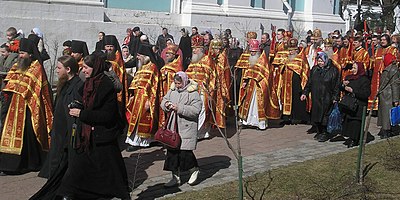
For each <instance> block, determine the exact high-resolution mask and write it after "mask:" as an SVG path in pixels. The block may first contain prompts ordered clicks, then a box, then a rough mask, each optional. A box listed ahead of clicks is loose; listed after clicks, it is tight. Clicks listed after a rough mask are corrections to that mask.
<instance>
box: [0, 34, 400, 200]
mask: <svg viewBox="0 0 400 200" xmlns="http://www.w3.org/2000/svg"><path fill="white" fill-rule="evenodd" d="M180 32H181V34H182V36H181V38H180V42H179V44H176V43H175V41H174V38H173V36H172V35H170V34H169V33H168V29H167V28H162V34H161V35H160V36H159V37H158V38H157V42H156V43H155V44H154V45H153V44H151V43H150V41H149V39H148V37H147V35H146V34H145V33H143V32H141V30H140V27H134V28H133V29H130V28H128V29H127V30H126V33H127V36H126V37H125V38H124V39H123V42H122V43H121V45H120V42H119V41H118V39H117V38H116V37H115V36H114V35H107V34H105V33H104V32H99V35H98V41H97V43H96V47H95V49H94V51H93V53H91V54H90V53H89V50H88V47H87V44H86V42H85V41H80V40H68V41H65V42H64V43H63V53H62V54H63V55H60V57H59V58H58V59H57V68H56V71H57V76H58V82H57V85H56V87H57V89H56V92H55V93H54V94H53V92H52V87H51V85H50V84H49V82H48V80H47V75H46V72H45V70H44V65H43V62H44V61H45V60H47V59H49V57H48V54H47V51H46V49H44V48H43V33H42V32H41V31H40V30H39V29H38V28H34V29H32V31H31V34H30V35H29V36H28V37H27V38H25V37H24V35H23V33H22V32H21V31H17V29H16V28H14V27H10V28H9V29H7V31H6V34H7V40H8V41H7V42H6V43H4V44H2V45H1V46H0V53H1V57H0V71H1V74H0V75H1V79H2V86H1V87H2V88H1V89H2V92H1V105H2V108H1V130H2V133H1V143H0V171H1V172H2V174H3V175H7V174H22V173H26V172H29V171H39V170H40V173H39V176H42V177H45V178H48V181H47V183H46V184H45V185H44V186H43V188H42V189H41V190H40V191H38V193H36V194H35V195H34V196H33V197H32V199H52V198H56V197H59V198H63V199H76V198H78V197H79V198H80V199H81V198H83V199H96V198H100V197H101V198H112V197H118V198H121V199H129V186H128V178H127V174H126V169H125V165H124V162H123V160H122V156H121V153H120V150H119V145H118V141H117V140H118V137H120V136H121V135H126V138H125V142H126V143H127V144H129V146H128V148H127V149H126V150H127V151H134V150H136V149H138V148H145V147H150V146H151V145H152V144H154V143H156V141H154V134H155V133H156V132H157V131H158V130H159V129H161V128H163V127H169V128H170V129H171V130H172V129H173V130H175V131H177V132H178V133H179V135H180V137H181V139H182V142H181V144H180V147H179V148H177V149H172V148H167V152H166V160H165V164H164V170H166V171H171V173H172V179H171V181H169V182H168V183H166V184H165V187H175V186H179V185H180V184H181V181H180V172H181V171H189V172H190V179H189V181H188V183H189V185H195V184H196V182H197V179H198V174H199V168H198V163H197V160H196V157H195V155H194V153H193V150H195V149H196V146H197V142H198V140H200V139H207V138H210V137H212V132H211V131H212V129H213V128H217V127H218V128H221V129H224V128H227V118H228V117H229V115H231V116H233V113H234V112H232V111H233V109H234V108H237V113H238V116H237V117H238V119H237V121H238V122H239V124H240V126H241V127H242V128H255V129H258V130H260V131H263V130H265V129H267V128H268V127H269V125H270V124H271V122H273V121H275V122H276V121H278V122H280V123H281V125H286V124H300V123H304V124H311V128H310V129H309V130H308V131H307V132H308V133H310V134H313V133H316V134H315V136H314V138H315V139H316V140H318V141H319V142H326V141H328V140H329V141H331V142H335V141H344V144H345V145H347V146H348V147H352V146H356V145H358V142H359V139H360V130H361V128H362V127H361V126H362V123H361V121H362V116H363V109H364V108H368V109H369V110H370V112H372V113H373V114H375V115H377V116H378V126H381V131H380V132H379V134H378V135H380V137H381V138H388V137H391V136H394V135H397V134H398V126H392V125H391V124H390V109H391V108H393V107H396V106H398V105H399V98H400V73H399V65H398V58H399V47H400V46H399V45H398V42H400V39H399V35H396V34H394V35H390V34H389V33H384V34H382V33H362V32H357V31H356V30H351V31H348V32H347V33H340V31H338V30H336V31H334V32H332V33H329V34H327V35H328V37H327V38H325V39H323V38H322V32H321V30H319V29H315V30H314V31H311V30H310V31H309V32H308V36H307V37H306V38H305V40H301V41H300V42H299V40H298V39H296V38H294V37H293V35H292V33H291V32H290V31H286V30H284V29H277V30H276V28H275V27H273V29H272V30H271V38H270V34H269V33H263V34H262V35H261V37H260V39H261V41H259V40H258V39H257V38H258V36H257V33H256V32H248V33H247V34H246V42H247V43H246V44H245V45H244V46H245V47H244V48H240V47H239V46H240V44H239V42H238V41H239V39H238V38H236V37H233V36H232V34H231V30H230V29H226V30H225V31H224V32H223V33H221V34H218V35H212V33H211V30H209V29H207V30H205V31H204V32H202V33H199V32H198V29H197V27H192V33H191V34H190V35H189V31H188V30H187V29H185V28H182V29H181V30H180ZM121 46H122V47H121ZM53 96H55V98H54V97H53ZM345 98H347V99H352V102H356V103H355V104H353V105H350V107H353V110H351V111H349V110H346V109H343V108H342V107H340V106H339V107H340V108H341V109H340V113H341V117H340V122H339V123H340V124H342V129H341V130H339V131H335V132H329V131H328V130H327V126H329V125H330V124H329V121H330V120H329V118H330V117H331V115H332V113H333V110H334V109H335V107H336V106H335V105H337V104H338V105H342V104H345V102H344V99H345ZM53 100H54V101H53ZM376 102H377V103H376ZM236 105H237V106H236ZM366 134H368V137H367V141H371V140H373V139H374V137H373V136H372V135H371V134H370V133H366Z"/></svg>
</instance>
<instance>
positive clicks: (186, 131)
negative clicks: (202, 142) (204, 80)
mask: <svg viewBox="0 0 400 200" xmlns="http://www.w3.org/2000/svg"><path fill="white" fill-rule="evenodd" d="M168 101H169V102H171V103H173V104H177V106H178V112H177V114H178V132H179V135H180V136H181V139H182V143H181V147H180V149H181V150H195V149H196V145H197V126H198V118H199V114H200V111H201V107H202V104H203V102H202V101H201V98H200V95H199V93H198V84H197V83H196V82H194V81H193V80H190V83H189V85H188V86H187V87H186V89H185V90H184V91H181V92H179V91H178V90H177V89H176V88H175V84H174V83H172V85H171V89H170V90H169V91H168V92H167V94H166V95H165V96H164V97H163V100H162V102H161V108H162V109H163V110H164V112H166V113H168V112H170V110H169V109H167V108H166V106H165V103H166V102H168ZM174 117H175V115H173V117H171V118H172V119H170V120H169V121H168V126H167V127H170V126H171V125H172V126H171V128H170V129H171V130H173V127H174V125H173V124H171V123H174V122H175V121H174V120H175V118H174Z"/></svg>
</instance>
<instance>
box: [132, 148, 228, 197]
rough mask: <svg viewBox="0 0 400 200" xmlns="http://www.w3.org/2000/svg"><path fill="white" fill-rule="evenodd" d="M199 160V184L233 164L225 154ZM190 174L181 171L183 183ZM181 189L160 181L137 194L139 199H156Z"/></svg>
mask: <svg viewBox="0 0 400 200" xmlns="http://www.w3.org/2000/svg"><path fill="white" fill-rule="evenodd" d="M197 161H198V163H199V167H200V174H199V177H198V181H197V185H198V184H201V183H202V182H203V181H205V180H207V179H208V178H210V177H212V176H213V175H214V174H216V173H217V172H218V171H219V170H221V169H225V168H228V167H229V166H230V165H231V163H230V161H231V159H230V158H229V157H228V156H223V155H218V156H210V157H207V158H200V159H198V160H197ZM189 176H190V174H189V173H188V172H182V173H181V185H184V184H187V181H188V180H189ZM181 191H182V190H181V189H179V187H175V188H168V189H166V188H164V183H158V184H156V185H153V186H149V187H147V189H145V190H144V191H142V192H141V193H139V194H138V195H137V197H138V198H137V199H155V198H159V197H163V196H165V195H167V194H174V193H177V192H181ZM199 199H201V198H199Z"/></svg>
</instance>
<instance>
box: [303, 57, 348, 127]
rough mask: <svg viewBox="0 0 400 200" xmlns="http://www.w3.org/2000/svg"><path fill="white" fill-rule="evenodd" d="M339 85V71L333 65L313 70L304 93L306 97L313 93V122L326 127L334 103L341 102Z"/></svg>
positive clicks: (316, 67) (315, 67)
mask: <svg viewBox="0 0 400 200" xmlns="http://www.w3.org/2000/svg"><path fill="white" fill-rule="evenodd" d="M329 63H331V62H329ZM339 84H340V79H339V71H338V70H337V68H336V67H334V66H332V65H331V64H328V67H326V68H320V67H318V66H314V67H313V68H312V70H311V72H310V77H309V78H308V81H307V84H306V87H305V88H304V91H303V94H305V95H308V94H309V93H310V92H311V102H312V107H311V122H314V123H322V124H323V125H326V123H327V120H328V116H329V114H330V112H331V110H332V105H333V101H338V100H339Z"/></svg>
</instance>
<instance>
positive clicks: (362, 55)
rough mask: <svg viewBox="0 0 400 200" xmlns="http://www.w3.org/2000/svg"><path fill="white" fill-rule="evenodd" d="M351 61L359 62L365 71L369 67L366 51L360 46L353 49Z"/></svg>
mask: <svg viewBox="0 0 400 200" xmlns="http://www.w3.org/2000/svg"><path fill="white" fill-rule="evenodd" d="M353 62H361V63H363V65H364V69H365V71H368V70H369V69H370V64H369V54H368V51H367V50H365V49H364V48H362V47H360V48H359V49H356V50H354V51H353Z"/></svg>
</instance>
